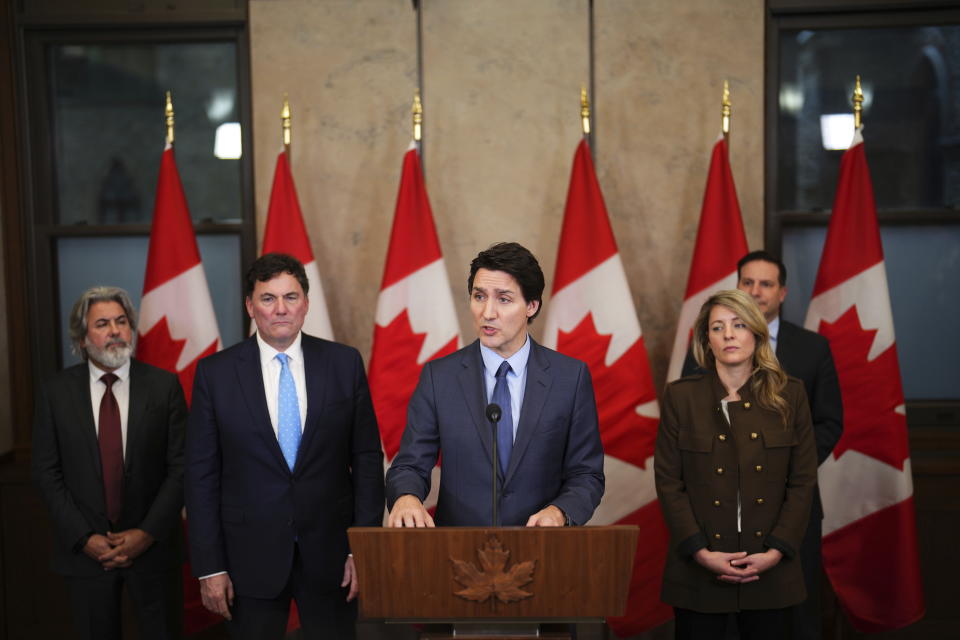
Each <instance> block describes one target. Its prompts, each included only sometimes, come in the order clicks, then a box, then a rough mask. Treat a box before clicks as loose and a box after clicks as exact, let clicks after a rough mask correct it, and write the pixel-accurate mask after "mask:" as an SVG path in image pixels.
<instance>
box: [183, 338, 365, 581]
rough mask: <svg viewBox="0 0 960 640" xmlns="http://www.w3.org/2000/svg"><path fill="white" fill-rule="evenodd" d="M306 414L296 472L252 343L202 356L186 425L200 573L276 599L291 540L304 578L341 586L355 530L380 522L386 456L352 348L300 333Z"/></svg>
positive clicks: (190, 511) (194, 550)
mask: <svg viewBox="0 0 960 640" xmlns="http://www.w3.org/2000/svg"><path fill="white" fill-rule="evenodd" d="M301 345H302V348H303V358H304V366H305V372H306V387H307V417H306V422H305V424H304V430H303V439H302V440H301V442H300V449H299V451H298V453H297V462H296V464H295V465H294V468H293V471H291V470H290V469H289V468H288V467H287V463H286V461H285V460H284V458H283V453H282V452H281V451H280V445H279V444H278V442H277V437H276V435H275V434H274V431H273V427H272V426H271V423H270V414H269V412H268V410H267V402H266V397H265V395H264V391H263V377H262V373H261V367H260V350H259V347H258V345H257V340H256V337H250V338H248V339H247V340H244V341H243V342H241V343H240V344H238V345H235V346H233V347H231V348H229V349H226V350H225V351H221V352H220V353H217V354H214V355H212V356H210V357H208V358H205V359H203V360H202V361H201V362H200V364H199V366H198V367H197V373H196V378H195V379H194V386H193V403H192V407H191V410H190V419H189V422H188V428H187V468H186V504H187V523H188V527H189V538H190V551H191V564H192V567H193V573H194V575H196V576H198V577H199V576H204V575H209V574H212V573H216V572H219V571H228V572H229V573H230V578H231V580H232V581H233V586H234V590H235V591H236V593H238V594H240V595H243V596H248V597H254V598H274V597H276V596H278V595H279V594H280V591H281V590H282V589H283V588H284V586H285V585H286V584H287V580H288V578H289V576H290V571H291V568H292V563H293V553H294V542H295V541H296V543H297V544H298V545H299V549H300V555H301V559H302V562H303V567H304V577H305V579H307V580H309V581H311V583H312V584H313V586H314V587H315V588H316V589H318V590H331V591H332V590H334V589H337V588H338V587H339V584H340V581H341V579H342V577H343V564H344V562H345V560H346V557H347V554H348V553H349V549H348V545H347V527H350V526H353V525H358V526H380V524H382V522H383V454H382V451H381V448H380V436H379V433H378V431H377V422H376V418H375V416H374V413H373V405H372V404H371V401H370V391H369V388H368V387H367V378H366V375H365V374H364V370H363V362H362V359H361V358H360V354H359V353H358V352H357V350H356V349H353V348H352V347H347V346H344V345H341V344H337V343H335V342H330V341H327V340H321V339H319V338H313V337H311V336H308V335H303V339H302V341H301Z"/></svg>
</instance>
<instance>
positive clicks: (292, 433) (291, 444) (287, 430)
mask: <svg viewBox="0 0 960 640" xmlns="http://www.w3.org/2000/svg"><path fill="white" fill-rule="evenodd" d="M277 360H279V361H280V393H278V394H277V440H279V441H280V450H281V451H283V457H284V458H285V459H286V460H287V466H288V467H290V470H291V471H293V465H294V463H296V461H297V449H298V448H300V435H301V433H300V402H299V401H298V400H297V385H296V384H295V383H294V382H293V374H291V373H290V366H289V363H288V360H289V357H288V356H287V354H285V353H278V354H277Z"/></svg>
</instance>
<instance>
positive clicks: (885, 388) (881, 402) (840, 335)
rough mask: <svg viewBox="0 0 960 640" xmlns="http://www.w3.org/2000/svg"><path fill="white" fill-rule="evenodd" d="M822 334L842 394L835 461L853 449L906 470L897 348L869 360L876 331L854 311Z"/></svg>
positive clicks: (824, 327) (825, 323) (823, 327)
mask: <svg viewBox="0 0 960 640" xmlns="http://www.w3.org/2000/svg"><path fill="white" fill-rule="evenodd" d="M818 331H819V333H821V334H822V335H824V336H826V338H827V340H829V341H830V350H831V351H832V352H833V360H834V362H835V363H836V366H837V377H838V378H839V380H840V390H841V392H842V394H843V420H844V429H843V436H842V437H841V438H840V442H838V443H837V446H836V447H834V449H833V456H834V458H838V459H839V458H840V456H842V455H843V453H844V452H845V451H846V450H848V449H854V450H856V451H859V452H861V453H863V454H865V455H868V456H870V457H872V458H876V459H877V460H881V461H883V462H886V463H887V464H889V465H890V466H892V467H896V468H897V469H900V470H902V469H903V463H904V460H906V459H907V458H908V457H909V455H910V452H909V444H908V442H907V437H906V433H907V431H906V429H907V418H906V416H905V415H904V414H903V413H902V411H903V409H902V406H903V404H904V400H903V390H902V387H901V386H900V365H899V364H898V362H897V351H896V345H895V344H891V345H890V346H889V347H888V348H887V349H886V350H884V351H883V352H882V353H881V354H880V355H879V356H877V357H876V358H874V359H873V360H870V359H869V358H868V357H867V356H868V354H869V352H870V347H871V345H872V344H873V341H874V336H875V335H876V333H877V330H876V329H864V328H863V324H862V323H861V322H860V316H859V314H858V312H857V306H856V305H853V306H851V307H850V308H849V309H847V310H846V311H845V312H844V313H843V314H842V315H841V316H840V317H838V318H837V319H836V321H835V322H828V321H826V320H821V321H820V327H819V329H818ZM898 408H900V410H899V411H898Z"/></svg>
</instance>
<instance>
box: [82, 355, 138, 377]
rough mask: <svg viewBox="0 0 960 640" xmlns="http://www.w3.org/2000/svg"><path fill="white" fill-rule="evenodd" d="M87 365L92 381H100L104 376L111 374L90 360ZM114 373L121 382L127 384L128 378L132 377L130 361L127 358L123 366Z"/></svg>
mask: <svg viewBox="0 0 960 640" xmlns="http://www.w3.org/2000/svg"><path fill="white" fill-rule="evenodd" d="M87 365H88V367H89V368H90V380H91V381H99V380H100V378H102V377H103V376H104V374H107V373H111V372H110V371H104V370H103V369H101V368H100V367H98V366H97V365H95V364H94V363H93V360H90V359H89V358H88V359H87ZM112 373H113V375H115V376H117V378H119V379H120V382H126V380H127V378H129V377H130V359H129V358H127V361H126V362H124V363H123V365H122V366H120V367H118V368H116V369H115V370H114V371H113V372H112Z"/></svg>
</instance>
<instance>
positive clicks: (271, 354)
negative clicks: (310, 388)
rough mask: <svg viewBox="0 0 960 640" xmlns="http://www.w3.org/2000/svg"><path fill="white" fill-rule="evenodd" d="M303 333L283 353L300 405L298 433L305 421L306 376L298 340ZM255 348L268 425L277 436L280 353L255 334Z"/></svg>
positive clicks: (301, 430)
mask: <svg viewBox="0 0 960 640" xmlns="http://www.w3.org/2000/svg"><path fill="white" fill-rule="evenodd" d="M301 336H303V332H300V333H298V334H297V337H296V338H294V339H293V342H291V343H290V346H289V347H287V349H286V351H284V352H283V353H285V354H287V358H288V360H287V362H288V366H289V367H290V374H291V375H292V376H293V383H294V385H296V387H297V404H298V405H300V433H303V425H304V424H306V421H307V374H306V370H305V369H304V366H303V348H302V347H301V344H300V338H301ZM257 346H259V347H260V371H261V372H262V373H263V393H264V395H265V396H266V398H267V411H269V412H270V424H271V425H272V426H273V435H275V436H277V435H278V434H279V431H278V427H277V412H278V411H277V407H278V404H279V402H280V399H279V396H280V369H281V366H280V361H279V360H277V354H278V353H280V352H279V351H277V350H276V349H274V348H273V347H271V346H270V345H269V344H267V343H266V341H264V339H263V338H261V337H260V332H259V331H258V332H257Z"/></svg>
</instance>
